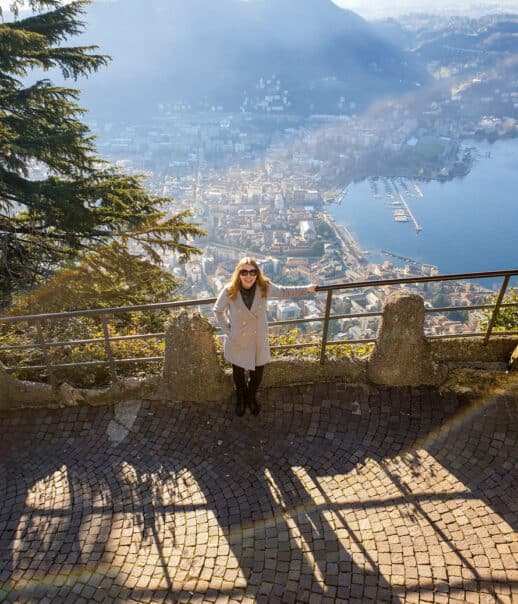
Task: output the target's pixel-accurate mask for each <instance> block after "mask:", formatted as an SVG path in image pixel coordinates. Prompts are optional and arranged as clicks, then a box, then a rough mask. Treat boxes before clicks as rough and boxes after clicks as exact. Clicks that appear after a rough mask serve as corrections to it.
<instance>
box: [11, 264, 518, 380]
mask: <svg viewBox="0 0 518 604" xmlns="http://www.w3.org/2000/svg"><path fill="white" fill-rule="evenodd" d="M517 275H518V269H515V270H505V271H488V272H478V273H460V274H451V275H435V276H427V277H408V278H404V279H381V280H372V281H360V282H352V283H338V284H331V285H321V286H318V287H317V292H326V294H327V297H326V305H325V314H324V315H323V316H319V317H311V318H302V319H293V320H287V321H273V322H270V323H269V326H271V327H275V326H286V325H300V324H304V323H318V322H321V323H322V336H321V338H320V341H318V340H317V341H311V342H304V343H296V344H285V345H278V346H272V350H285V349H297V348H308V347H314V346H316V345H318V346H319V348H320V362H321V363H323V362H324V361H325V358H326V350H327V348H328V347H329V346H337V345H344V344H347V345H357V344H366V343H373V342H375V341H376V339H375V338H365V339H348V340H336V341H334V340H330V339H329V338H328V336H329V324H330V322H331V321H334V320H338V319H358V318H374V317H380V316H381V315H382V312H381V311H380V312H361V313H346V314H334V315H333V314H331V307H332V301H333V294H334V293H335V292H337V291H338V292H340V291H342V292H343V291H347V290H354V289H373V288H379V287H393V286H399V287H401V286H405V285H411V284H413V285H415V284H421V283H440V282H445V281H468V280H479V279H486V278H493V279H494V278H502V284H501V286H500V290H499V292H498V296H497V298H496V301H495V303H494V304H478V305H466V306H449V307H437V308H426V309H425V312H426V313H445V312H451V311H463V312H464V311H466V312H467V311H474V310H489V311H491V317H490V319H489V321H488V326H487V329H486V330H485V331H478V332H469V333H462V334H447V335H436V336H429V337H431V338H443V339H445V338H456V337H483V338H484V344H486V343H487V342H488V340H489V338H490V337H491V334H492V332H493V328H494V325H495V322H496V319H497V317H498V314H499V312H500V310H501V309H502V308H511V307H518V303H504V302H503V300H504V296H505V294H506V291H507V288H508V286H509V282H510V279H511V277H516V276H517ZM215 301H216V298H203V299H200V300H182V301H177V302H160V303H156V304H143V305H136V306H122V307H114V308H97V309H92V310H76V311H69V312H57V313H43V314H34V315H18V316H4V317H0V325H2V324H3V325H9V324H15V323H27V324H29V325H33V326H34V327H35V330H36V337H35V341H34V342H31V343H28V344H27V343H25V344H15V345H9V346H0V353H1V352H7V351H20V350H27V349H39V350H40V352H41V353H42V357H43V360H44V363H43V364H39V365H20V366H17V367H7V368H6V369H7V370H8V371H15V370H32V371H46V373H47V375H48V379H49V381H50V383H55V382H56V377H55V370H56V369H66V368H70V367H81V366H85V367H88V366H92V365H101V366H102V365H104V366H107V367H108V368H109V371H110V374H111V379H112V380H113V381H115V380H116V379H117V365H118V364H121V363H139V362H156V361H162V360H163V356H148V357H129V358H115V355H114V353H113V349H112V342H124V341H131V340H146V339H163V338H164V336H165V332H158V333H143V334H135V335H110V330H109V317H110V316H115V315H118V314H122V313H129V312H136V311H145V312H149V311H160V310H176V309H180V308H189V307H193V306H196V307H201V306H206V305H209V304H214V302H215ZM76 317H97V318H99V319H100V322H101V327H102V333H103V337H102V338H85V339H75V340H74V339H72V340H66V341H55V340H49V339H47V338H46V337H45V332H44V328H43V325H44V323H46V322H48V321H51V322H52V321H57V320H61V319H65V320H70V319H73V318H76ZM498 333H499V335H518V330H513V331H505V332H498ZM85 344H102V345H103V346H104V350H105V354H106V358H105V360H90V361H78V362H71V363H53V362H52V358H51V350H52V349H54V348H59V347H79V346H82V345H85Z"/></svg>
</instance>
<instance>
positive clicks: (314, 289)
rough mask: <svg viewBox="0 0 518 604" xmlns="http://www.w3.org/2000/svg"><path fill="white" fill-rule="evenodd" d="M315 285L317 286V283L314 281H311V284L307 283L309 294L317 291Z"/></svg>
mask: <svg viewBox="0 0 518 604" xmlns="http://www.w3.org/2000/svg"><path fill="white" fill-rule="evenodd" d="M317 287H318V285H317V284H316V283H312V284H311V285H308V292H309V293H310V294H314V293H315V292H316V291H317Z"/></svg>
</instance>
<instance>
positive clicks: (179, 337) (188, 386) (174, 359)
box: [161, 311, 232, 402]
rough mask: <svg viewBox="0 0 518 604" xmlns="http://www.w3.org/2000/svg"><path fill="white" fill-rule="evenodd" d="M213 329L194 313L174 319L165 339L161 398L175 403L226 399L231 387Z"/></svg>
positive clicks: (178, 315) (180, 314)
mask: <svg viewBox="0 0 518 604" xmlns="http://www.w3.org/2000/svg"><path fill="white" fill-rule="evenodd" d="M213 332H214V330H213V327H212V325H211V324H210V323H209V322H208V321H207V319H205V318H204V317H202V316H201V315H200V314H198V313H195V314H192V315H189V314H188V313H187V312H185V311H184V312H181V313H179V314H177V315H176V316H174V317H173V318H172V319H171V321H170V323H169V326H168V328H167V331H166V335H165V353H164V369H163V373H162V386H161V394H162V396H163V397H164V398H167V399H169V400H174V401H190V402H206V401H214V400H222V399H225V398H227V397H229V396H231V394H232V384H231V380H230V379H229V377H228V376H226V375H225V373H224V371H223V369H222V368H221V366H220V365H219V363H218V357H217V354H216V345H215V342H214V333H213Z"/></svg>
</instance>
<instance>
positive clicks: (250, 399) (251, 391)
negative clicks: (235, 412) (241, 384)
mask: <svg viewBox="0 0 518 604" xmlns="http://www.w3.org/2000/svg"><path fill="white" fill-rule="evenodd" d="M255 393H256V388H254V387H253V386H250V384H249V385H248V392H247V403H248V407H249V408H250V413H251V414H252V415H258V414H259V403H258V402H257V399H256V398H255Z"/></svg>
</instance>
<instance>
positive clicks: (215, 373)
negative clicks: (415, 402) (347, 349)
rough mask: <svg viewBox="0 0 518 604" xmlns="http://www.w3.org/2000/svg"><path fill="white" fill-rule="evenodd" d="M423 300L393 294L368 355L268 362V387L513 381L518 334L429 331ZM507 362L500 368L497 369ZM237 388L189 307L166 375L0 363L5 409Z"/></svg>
mask: <svg viewBox="0 0 518 604" xmlns="http://www.w3.org/2000/svg"><path fill="white" fill-rule="evenodd" d="M423 318H424V305H423V301H422V298H420V297H419V296H417V295H416V294H413V293H409V292H405V291H400V292H397V293H396V294H394V295H392V296H390V297H389V299H388V301H387V303H386V305H385V307H384V309H383V317H382V321H381V325H380V330H379V333H378V338H377V341H376V344H375V347H374V350H373V352H372V353H371V355H370V357H369V358H367V359H338V360H327V361H325V362H324V363H323V364H321V363H320V362H319V361H318V360H310V359H301V358H283V359H280V358H277V359H274V360H273V361H272V362H271V363H269V364H268V366H267V368H266V371H265V375H264V381H263V384H262V387H263V388H274V387H280V386H292V385H299V384H311V383H321V382H322V383H323V382H334V381H336V382H344V383H346V384H351V385H352V384H364V385H366V386H367V387H375V386H393V387H405V386H409V387H413V386H417V387H419V386H426V385H429V386H433V387H437V388H439V389H441V390H451V391H455V392H459V393H463V394H464V393H465V394H470V393H471V394H475V395H478V394H479V393H480V392H482V391H484V392H485V391H490V390H491V389H495V388H496V389H498V388H503V389H506V388H509V387H512V385H513V383H514V381H516V377H515V376H516V374H511V375H506V374H505V362H506V361H507V360H508V358H509V357H510V355H511V352H512V351H513V349H514V348H515V346H517V344H518V337H511V336H497V335H495V336H493V337H492V338H491V340H490V341H489V342H488V344H487V345H484V344H483V341H482V339H481V338H455V339H451V340H434V339H430V338H426V337H425V336H424V332H423ZM498 369H501V371H498ZM231 394H232V378H231V375H230V372H228V371H226V372H225V371H224V369H223V368H222V366H221V365H220V363H219V361H218V357H217V353H216V347H215V341H214V329H213V327H212V325H211V324H210V323H209V322H208V320H207V319H206V318H205V317H203V316H201V315H199V314H193V315H189V314H187V313H186V312H185V311H183V312H181V313H179V314H176V315H174V316H172V318H171V321H170V323H169V326H168V328H167V331H166V337H165V353H164V365H163V370H162V375H161V376H156V377H149V378H128V379H121V380H118V381H117V382H115V383H114V384H112V385H110V386H108V387H106V388H98V389H81V388H75V387H73V386H71V385H69V384H66V383H63V384H59V385H57V386H50V385H48V384H42V383H37V382H29V381H21V380H17V379H16V378H14V377H12V376H10V375H9V374H8V373H7V371H6V370H5V367H3V366H2V365H1V364H0V410H6V409H18V408H24V407H71V406H81V405H90V406H94V405H113V404H116V403H120V402H122V401H125V400H129V399H133V400H134V399H148V400H162V401H169V402H180V403H181V402H197V403H201V404H203V403H207V402H210V401H218V400H225V399H228V398H229V397H230V396H231Z"/></svg>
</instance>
